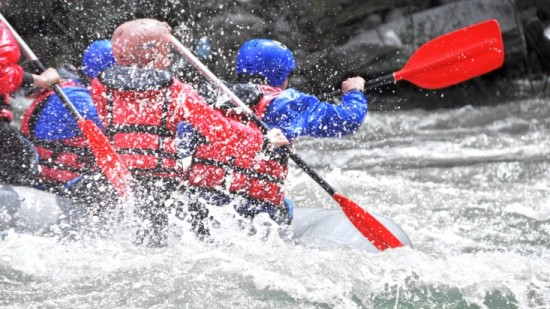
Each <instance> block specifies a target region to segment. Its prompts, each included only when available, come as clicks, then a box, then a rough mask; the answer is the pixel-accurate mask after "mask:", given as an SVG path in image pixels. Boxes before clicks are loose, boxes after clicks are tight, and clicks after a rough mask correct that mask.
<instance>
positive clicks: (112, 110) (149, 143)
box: [94, 67, 181, 178]
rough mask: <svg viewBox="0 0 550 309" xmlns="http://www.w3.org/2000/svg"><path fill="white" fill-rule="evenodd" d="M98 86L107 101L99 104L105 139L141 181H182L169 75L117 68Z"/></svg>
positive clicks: (106, 74) (104, 74)
mask: <svg viewBox="0 0 550 309" xmlns="http://www.w3.org/2000/svg"><path fill="white" fill-rule="evenodd" d="M98 81H99V82H100V84H101V85H102V86H103V91H104V93H105V95H106V96H107V100H106V101H105V102H104V103H99V104H98V111H99V112H100V117H101V118H102V122H103V125H104V128H105V135H107V136H108V137H109V139H110V141H111V144H112V145H113V147H114V148H115V150H116V152H117V153H118V154H119V157H120V159H121V160H122V162H123V163H124V164H125V165H126V167H127V168H128V170H130V171H131V172H132V174H134V176H137V177H138V178H139V177H140V176H143V177H161V178H165V177H167V178H173V177H177V176H178V175H179V174H180V173H181V169H180V167H179V166H178V165H177V161H176V160H177V149H176V145H175V140H176V132H175V128H169V127H168V126H167V119H168V118H169V117H171V116H172V115H170V114H169V106H170V104H171V103H170V100H171V91H172V90H171V86H172V84H173V79H172V76H171V75H170V74H169V73H168V72H166V71H159V70H152V69H139V68H132V67H112V68H109V69H107V70H106V71H104V72H103V73H102V74H101V75H100V76H99V79H98ZM94 87H95V86H94ZM96 104H97V102H96ZM103 104H105V105H103Z"/></svg>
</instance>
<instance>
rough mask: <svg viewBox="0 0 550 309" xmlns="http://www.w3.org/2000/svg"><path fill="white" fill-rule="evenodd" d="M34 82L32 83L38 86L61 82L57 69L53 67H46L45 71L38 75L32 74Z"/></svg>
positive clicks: (43, 86)
mask: <svg viewBox="0 0 550 309" xmlns="http://www.w3.org/2000/svg"><path fill="white" fill-rule="evenodd" d="M32 76H33V79H34V82H33V83H32V85H33V86H34V87H38V88H45V87H50V86H52V85H54V84H57V83H60V82H61V77H59V74H58V73H57V71H56V70H55V69H53V68H48V69H47V70H46V71H44V72H42V74H40V75H34V74H33V75H32Z"/></svg>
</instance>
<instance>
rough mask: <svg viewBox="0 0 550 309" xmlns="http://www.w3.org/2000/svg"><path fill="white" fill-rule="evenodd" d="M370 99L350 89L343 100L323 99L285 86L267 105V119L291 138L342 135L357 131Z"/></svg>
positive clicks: (272, 126)
mask: <svg viewBox="0 0 550 309" xmlns="http://www.w3.org/2000/svg"><path fill="white" fill-rule="evenodd" d="M367 103H368V101H367V98H366V97H365V95H364V94H363V93H362V92H359V91H350V92H348V93H346V94H344V95H343V96H342V103H340V104H338V105H334V104H331V103H328V102H321V101H319V99H317V98H316V97H315V96H313V95H309V94H305V93H303V92H300V91H298V90H296V89H286V90H285V91H283V92H282V93H281V94H280V95H279V96H277V97H276V98H275V99H274V100H273V101H272V102H271V104H269V106H268V107H267V109H266V111H265V114H264V118H263V120H264V122H265V124H267V126H268V127H270V128H279V129H281V130H282V131H283V133H284V134H285V136H286V137H287V138H288V139H289V140H293V139H295V138H297V137H299V136H310V137H341V136H344V135H348V134H352V133H355V132H356V131H357V130H358V129H359V127H360V126H361V124H362V123H363V119H364V118H365V116H366V115H367Z"/></svg>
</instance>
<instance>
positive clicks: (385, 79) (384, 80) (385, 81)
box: [320, 73, 395, 101]
mask: <svg viewBox="0 0 550 309" xmlns="http://www.w3.org/2000/svg"><path fill="white" fill-rule="evenodd" d="M392 83H395V77H394V76H393V73H391V74H386V75H382V76H379V77H376V78H373V79H369V80H367V82H366V83H365V91H366V90H369V89H373V88H376V87H380V86H384V85H389V84H392ZM339 95H342V90H336V91H332V92H329V93H325V94H323V95H321V96H320V100H321V101H323V100H327V99H331V98H334V97H335V96H339Z"/></svg>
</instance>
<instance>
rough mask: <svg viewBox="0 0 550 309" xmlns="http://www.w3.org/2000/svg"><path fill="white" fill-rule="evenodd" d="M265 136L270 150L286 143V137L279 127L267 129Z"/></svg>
mask: <svg viewBox="0 0 550 309" xmlns="http://www.w3.org/2000/svg"><path fill="white" fill-rule="evenodd" d="M265 137H267V139H268V140H269V142H270V144H271V148H272V150H273V149H277V148H279V147H282V146H286V145H288V139H286V136H285V135H284V134H283V132H282V131H281V130H280V129H271V130H269V132H267V134H266V135H265Z"/></svg>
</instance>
